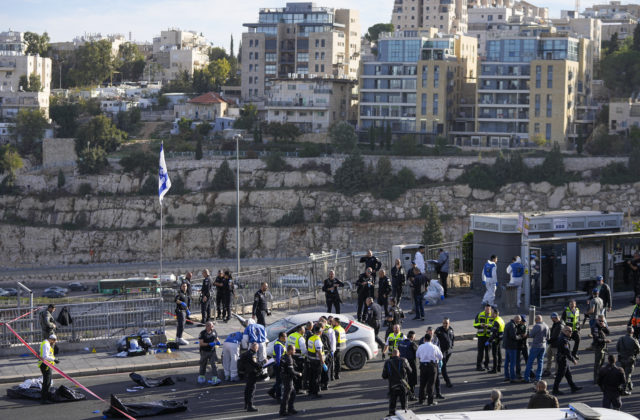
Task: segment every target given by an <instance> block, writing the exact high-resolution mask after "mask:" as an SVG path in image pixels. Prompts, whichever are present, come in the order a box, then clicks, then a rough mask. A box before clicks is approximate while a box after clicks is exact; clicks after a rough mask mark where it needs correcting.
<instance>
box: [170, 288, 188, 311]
mask: <svg viewBox="0 0 640 420" xmlns="http://www.w3.org/2000/svg"><path fill="white" fill-rule="evenodd" d="M173 301H174V302H175V303H176V311H184V310H186V309H187V307H186V306H182V304H181V303H178V301H180V302H184V303H189V297H188V296H187V295H186V294H185V293H182V290H181V291H179V292H178V294H177V295H176V297H175V298H174V299H173Z"/></svg>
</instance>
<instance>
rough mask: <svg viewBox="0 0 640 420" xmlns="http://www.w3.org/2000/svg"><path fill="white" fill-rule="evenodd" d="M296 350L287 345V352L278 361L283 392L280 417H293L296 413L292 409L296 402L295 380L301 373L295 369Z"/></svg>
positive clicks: (292, 346)
mask: <svg viewBox="0 0 640 420" xmlns="http://www.w3.org/2000/svg"><path fill="white" fill-rule="evenodd" d="M295 351H296V348H295V346H294V345H292V344H288V345H287V352H286V353H285V354H284V355H283V356H282V359H281V360H280V367H279V369H280V377H281V378H282V385H283V386H284V390H283V392H282V402H281V403H280V416H287V415H294V414H297V413H298V411H297V410H296V409H295V408H294V407H293V403H294V402H295V400H296V390H295V385H294V383H295V380H296V379H298V380H299V379H300V378H301V377H302V373H301V372H300V371H297V370H296V368H295V366H296V365H295V362H294V360H293V355H294V353H295Z"/></svg>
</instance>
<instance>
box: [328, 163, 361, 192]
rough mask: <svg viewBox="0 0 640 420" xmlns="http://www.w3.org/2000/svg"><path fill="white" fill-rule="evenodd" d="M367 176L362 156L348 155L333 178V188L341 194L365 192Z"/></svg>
mask: <svg viewBox="0 0 640 420" xmlns="http://www.w3.org/2000/svg"><path fill="white" fill-rule="evenodd" d="M367 176H368V175H367V173H366V166H365V164H364V160H363V159H362V156H360V154H358V153H356V154H352V155H349V156H347V158H346V159H345V160H344V162H342V165H340V167H339V168H338V169H337V170H336V173H335V174H334V176H333V184H334V188H335V189H336V191H339V192H341V193H343V194H347V195H353V194H357V193H359V192H362V191H365V190H366V187H367Z"/></svg>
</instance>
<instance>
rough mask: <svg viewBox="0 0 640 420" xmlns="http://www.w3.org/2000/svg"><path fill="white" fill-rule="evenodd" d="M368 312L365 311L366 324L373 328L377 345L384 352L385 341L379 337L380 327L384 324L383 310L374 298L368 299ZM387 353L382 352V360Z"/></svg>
mask: <svg viewBox="0 0 640 420" xmlns="http://www.w3.org/2000/svg"><path fill="white" fill-rule="evenodd" d="M366 304H367V307H366V310H365V319H364V322H365V324H367V325H368V326H370V327H371V328H373V333H374V334H375V339H376V343H378V347H380V349H381V350H382V349H383V348H384V341H382V340H381V339H380V337H378V334H379V333H380V325H381V323H382V308H381V307H380V305H378V304H377V303H375V302H374V301H373V298H372V297H368V298H367V300H366ZM384 355H385V353H384V352H382V358H383V359H384Z"/></svg>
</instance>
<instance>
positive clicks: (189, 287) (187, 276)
mask: <svg viewBox="0 0 640 420" xmlns="http://www.w3.org/2000/svg"><path fill="white" fill-rule="evenodd" d="M192 277H193V273H191V272H188V273H187V274H185V275H184V278H183V279H182V282H181V283H180V284H181V285H182V283H186V284H187V297H188V299H189V300H188V301H187V308H188V309H189V311H191V290H192V285H191V278H192ZM187 319H189V318H187Z"/></svg>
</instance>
